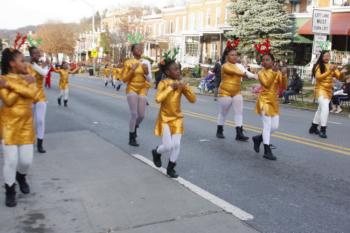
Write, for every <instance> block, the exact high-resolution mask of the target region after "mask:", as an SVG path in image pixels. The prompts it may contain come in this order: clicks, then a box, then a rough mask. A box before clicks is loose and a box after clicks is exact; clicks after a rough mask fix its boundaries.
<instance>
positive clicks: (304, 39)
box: [293, 34, 313, 44]
mask: <svg viewBox="0 0 350 233" xmlns="http://www.w3.org/2000/svg"><path fill="white" fill-rule="evenodd" d="M312 42H313V41H312V40H310V39H309V38H307V37H305V36H301V35H298V34H297V35H294V38H293V43H295V44H312Z"/></svg>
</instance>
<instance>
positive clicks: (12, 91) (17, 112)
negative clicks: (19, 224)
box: [0, 48, 39, 207]
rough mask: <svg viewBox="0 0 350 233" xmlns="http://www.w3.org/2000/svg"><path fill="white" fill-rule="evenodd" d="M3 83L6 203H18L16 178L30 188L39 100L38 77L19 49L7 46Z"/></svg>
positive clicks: (0, 94) (26, 190)
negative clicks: (29, 69)
mask: <svg viewBox="0 0 350 233" xmlns="http://www.w3.org/2000/svg"><path fill="white" fill-rule="evenodd" d="M1 71H2V74H3V76H2V81H1V84H0V99H1V101H2V102H3V106H2V107H1V110H0V111H1V125H2V127H1V131H2V136H3V141H2V144H3V151H4V168H3V171H4V180H5V188H6V205H7V206H8V207H14V206H16V204H17V202H16V189H15V183H16V181H17V182H18V184H19V187H20V190H21V191H22V193H24V194H28V193H29V192H30V189H29V185H28V183H27V181H26V175H27V173H28V170H29V168H30V166H31V164H32V160H33V144H34V141H35V132H34V126H33V111H32V106H33V103H34V102H35V101H37V98H38V97H39V96H38V94H39V93H38V91H37V88H36V85H35V79H34V77H31V76H28V75H27V76H23V75H25V74H27V67H26V64H25V62H24V56H23V54H22V53H21V52H20V51H19V50H17V49H12V48H11V49H5V50H4V51H3V53H2V60H1Z"/></svg>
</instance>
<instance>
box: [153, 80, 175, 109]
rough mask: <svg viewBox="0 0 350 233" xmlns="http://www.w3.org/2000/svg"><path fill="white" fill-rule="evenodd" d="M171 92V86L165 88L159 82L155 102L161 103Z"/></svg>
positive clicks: (162, 83) (163, 84)
mask: <svg viewBox="0 0 350 233" xmlns="http://www.w3.org/2000/svg"><path fill="white" fill-rule="evenodd" d="M172 91H173V88H172V87H171V86H166V85H165V83H164V82H160V83H159V85H158V89H157V94H156V102H157V103H158V104H159V103H162V102H163V101H164V100H165V99H166V97H167V96H168V95H169V94H170V93H171V92H172Z"/></svg>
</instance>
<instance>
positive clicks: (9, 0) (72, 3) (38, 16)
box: [0, 0, 182, 29]
mask: <svg viewBox="0 0 350 233" xmlns="http://www.w3.org/2000/svg"><path fill="white" fill-rule="evenodd" d="M176 1H177V2H182V0H175V1H174V0H173V1H170V2H176ZM167 2H169V0H2V1H1V4H0V9H1V11H0V29H16V28H18V27H23V26H27V25H37V24H41V23H45V22H46V21H48V20H59V21H63V22H78V21H79V19H80V18H82V17H86V16H90V15H92V12H93V10H92V8H91V7H90V6H89V4H91V5H93V7H94V8H95V9H96V10H103V9H106V8H113V7H118V6H120V5H123V4H124V5H125V4H134V5H135V4H141V5H151V4H153V5H155V6H158V7H160V6H162V5H164V4H166V3H167Z"/></svg>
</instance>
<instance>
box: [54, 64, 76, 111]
mask: <svg viewBox="0 0 350 233" xmlns="http://www.w3.org/2000/svg"><path fill="white" fill-rule="evenodd" d="M78 70H79V67H76V68H75V70H69V64H68V63H67V62H63V64H62V69H53V72H56V73H59V75H60V81H59V84H58V87H59V89H60V95H59V96H58V99H57V102H58V105H59V106H61V104H62V98H63V104H64V106H65V107H68V95H69V74H75V73H76V72H77V71H78Z"/></svg>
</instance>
